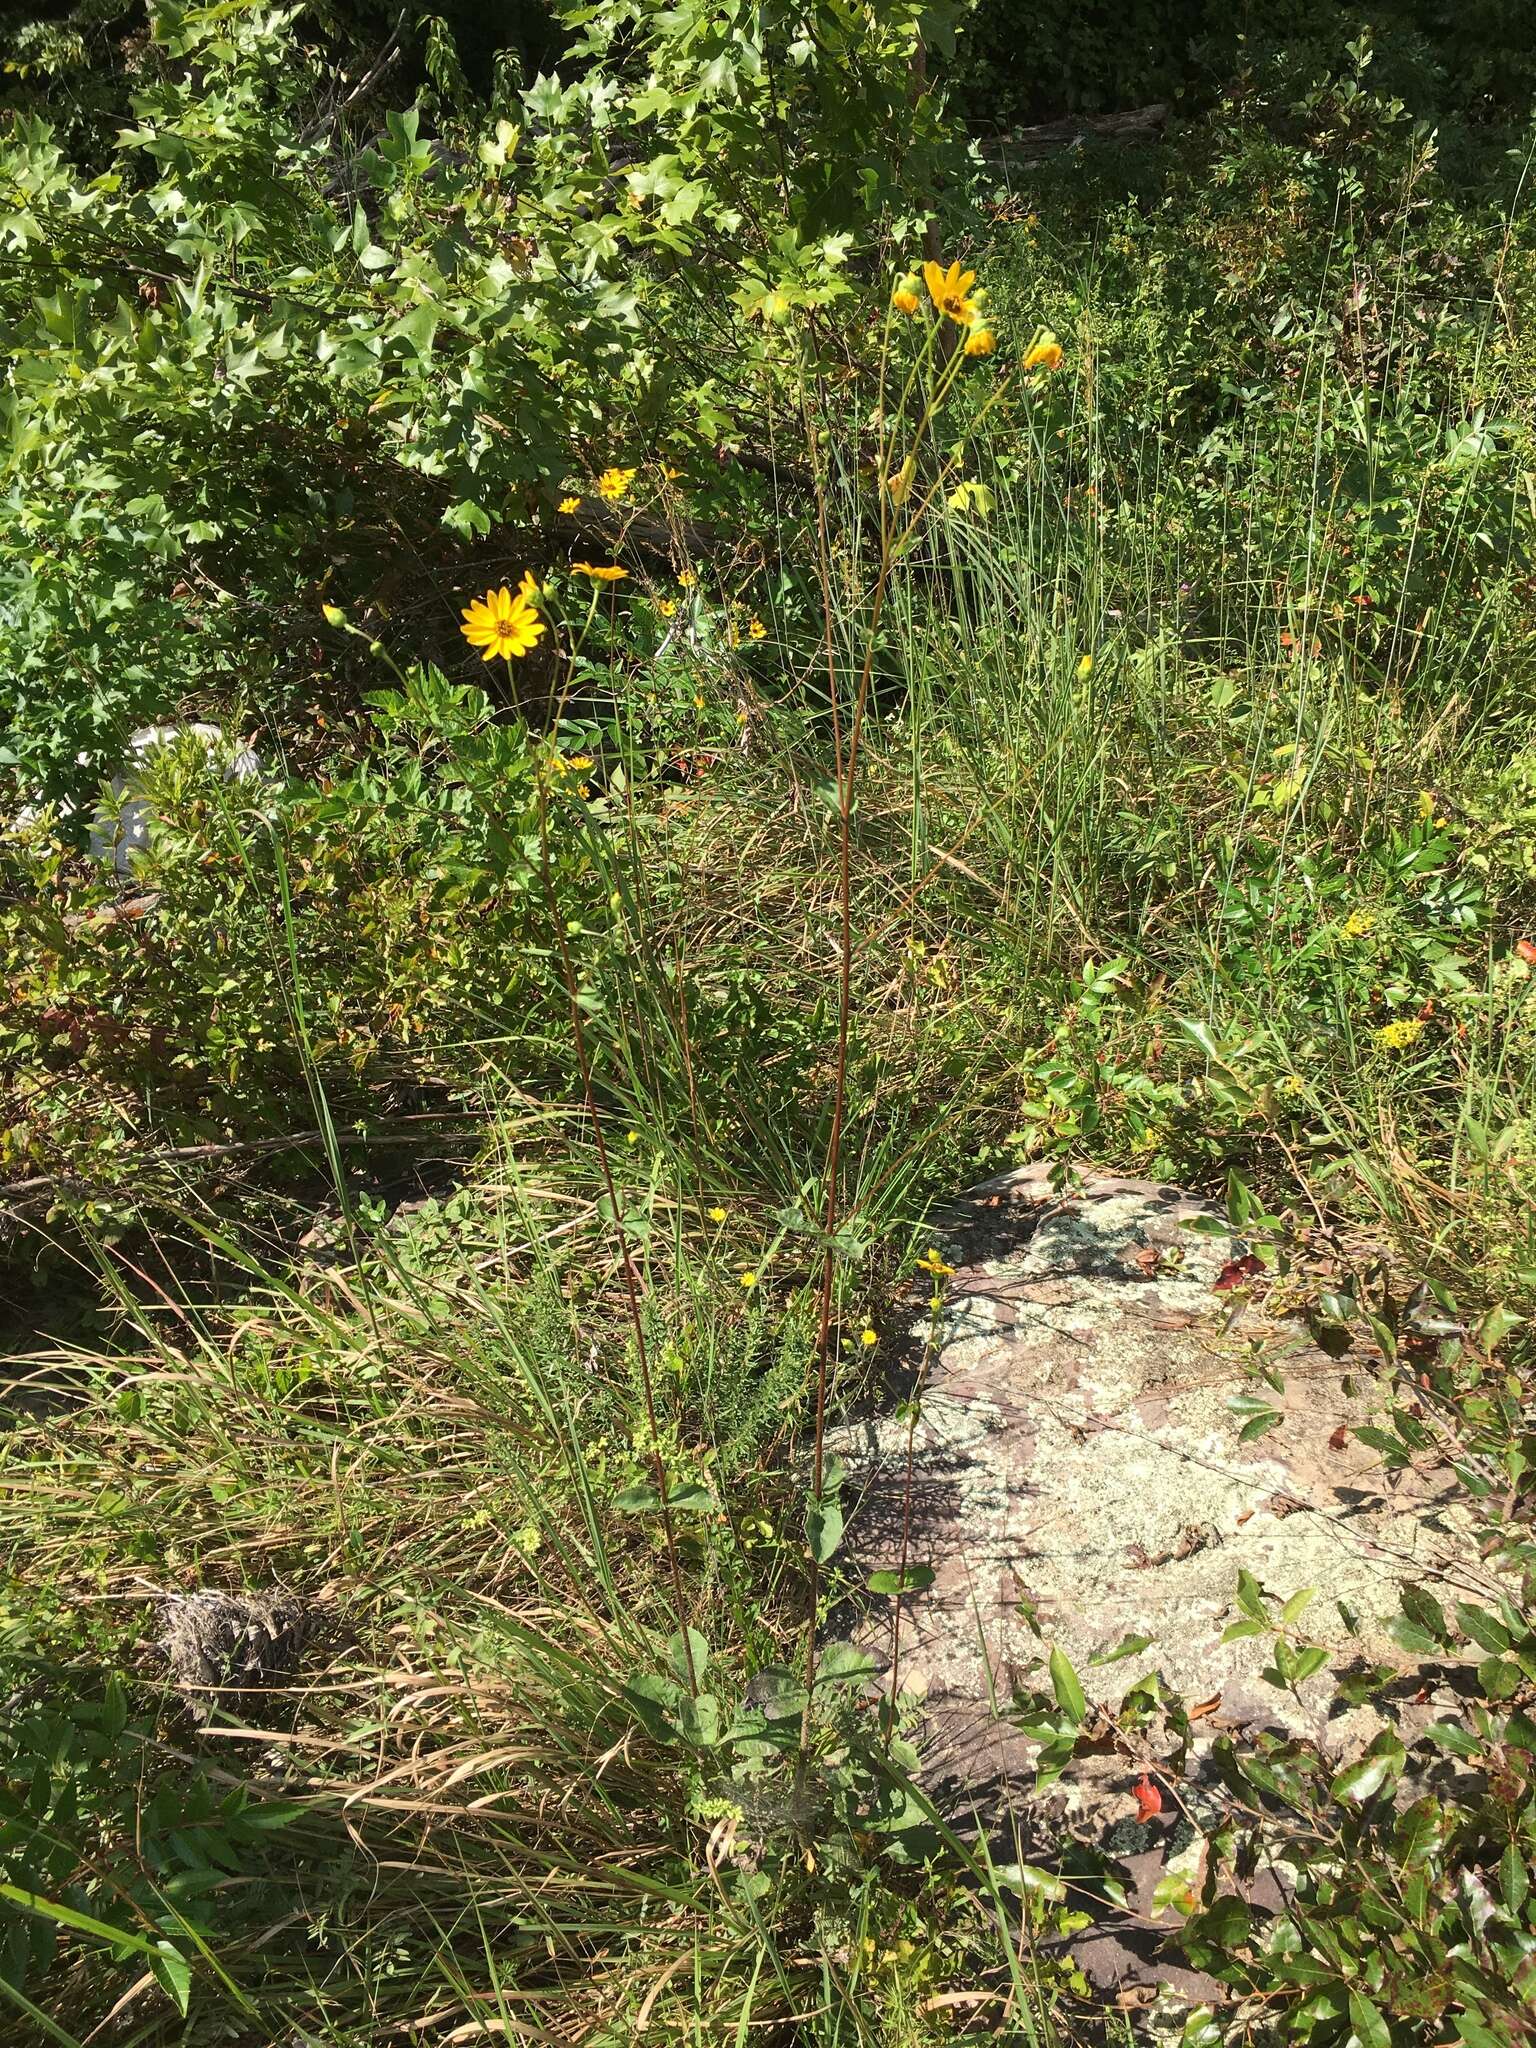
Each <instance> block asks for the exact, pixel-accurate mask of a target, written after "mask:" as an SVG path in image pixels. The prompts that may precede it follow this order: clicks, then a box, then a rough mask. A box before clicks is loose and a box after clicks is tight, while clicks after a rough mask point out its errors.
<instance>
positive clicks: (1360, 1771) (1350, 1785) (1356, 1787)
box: [1329, 1756, 1392, 1806]
mask: <svg viewBox="0 0 1536 2048" xmlns="http://www.w3.org/2000/svg"><path fill="white" fill-rule="evenodd" d="M1391 1775H1392V1763H1391V1759H1390V1758H1389V1757H1384V1756H1368V1757H1362V1758H1361V1759H1360V1761H1359V1762H1358V1763H1353V1764H1350V1765H1349V1767H1348V1768H1347V1769H1346V1770H1342V1771H1340V1772H1339V1774H1338V1776H1337V1777H1336V1778H1335V1779H1334V1781H1333V1783H1332V1785H1331V1786H1330V1787H1329V1792H1330V1794H1331V1796H1332V1797H1333V1798H1335V1799H1337V1800H1339V1801H1340V1803H1341V1804H1342V1803H1346V1802H1347V1803H1348V1804H1350V1805H1352V1806H1364V1804H1365V1802H1366V1801H1367V1800H1368V1799H1374V1798H1375V1796H1376V1794H1377V1793H1378V1792H1379V1791H1380V1790H1381V1788H1382V1786H1383V1785H1385V1783H1386V1782H1387V1779H1388V1778H1389V1777H1390V1776H1391Z"/></svg>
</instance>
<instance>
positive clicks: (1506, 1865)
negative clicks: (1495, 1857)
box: [1499, 1842, 1531, 1913]
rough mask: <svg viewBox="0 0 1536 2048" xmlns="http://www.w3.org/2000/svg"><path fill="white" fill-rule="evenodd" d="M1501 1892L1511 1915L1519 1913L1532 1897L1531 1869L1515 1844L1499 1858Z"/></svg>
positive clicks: (1511, 1844)
mask: <svg viewBox="0 0 1536 2048" xmlns="http://www.w3.org/2000/svg"><path fill="white" fill-rule="evenodd" d="M1499 1891H1500V1894H1501V1895H1502V1897H1503V1900H1504V1903H1505V1905H1506V1906H1508V1908H1509V1910H1510V1911H1511V1913H1518V1912H1519V1910H1520V1908H1521V1907H1522V1906H1523V1905H1524V1904H1525V1902H1526V1900H1527V1899H1528V1898H1529V1897H1530V1892H1531V1867H1530V1864H1529V1863H1528V1862H1527V1861H1526V1859H1525V1857H1524V1856H1522V1855H1521V1853H1520V1851H1519V1850H1518V1849H1517V1848H1516V1847H1515V1844H1514V1843H1513V1842H1511V1843H1510V1844H1509V1846H1508V1847H1507V1848H1506V1849H1505V1851H1504V1854H1503V1855H1502V1856H1501V1857H1500V1858H1499Z"/></svg>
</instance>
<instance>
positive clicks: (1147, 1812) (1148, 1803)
mask: <svg viewBox="0 0 1536 2048" xmlns="http://www.w3.org/2000/svg"><path fill="white" fill-rule="evenodd" d="M1131 1790H1132V1792H1133V1793H1134V1794H1135V1796H1136V1818H1137V1819H1138V1820H1139V1821H1149V1820H1151V1819H1152V1818H1153V1816H1154V1815H1156V1814H1159V1813H1161V1812H1162V1810H1163V1795H1162V1793H1161V1792H1159V1791H1158V1789H1157V1787H1156V1786H1155V1785H1154V1784H1153V1782H1152V1780H1151V1779H1150V1778H1149V1777H1148V1776H1147V1775H1146V1773H1145V1772H1143V1773H1142V1775H1141V1776H1140V1777H1139V1778H1138V1779H1137V1780H1136V1782H1135V1784H1134V1785H1133V1786H1132V1787H1131Z"/></svg>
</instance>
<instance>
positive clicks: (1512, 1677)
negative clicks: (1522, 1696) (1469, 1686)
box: [1477, 1657, 1520, 1700]
mask: <svg viewBox="0 0 1536 2048" xmlns="http://www.w3.org/2000/svg"><path fill="white" fill-rule="evenodd" d="M1477 1682H1478V1684H1479V1685H1480V1686H1481V1687H1482V1688H1483V1691H1484V1693H1485V1694H1486V1695H1487V1697H1488V1698H1489V1699H1491V1700H1507V1699H1513V1697H1514V1695H1515V1694H1516V1693H1517V1692H1518V1691H1519V1690H1520V1667H1519V1665H1518V1664H1513V1663H1511V1662H1510V1661H1509V1659H1508V1658H1507V1657H1485V1658H1484V1659H1483V1661H1482V1663H1481V1664H1479V1665H1478V1667H1477Z"/></svg>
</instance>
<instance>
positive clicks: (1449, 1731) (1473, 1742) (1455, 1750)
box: [1424, 1721, 1483, 1757]
mask: <svg viewBox="0 0 1536 2048" xmlns="http://www.w3.org/2000/svg"><path fill="white" fill-rule="evenodd" d="M1424 1733H1425V1734H1426V1735H1427V1736H1428V1737H1429V1738H1430V1740H1431V1741H1432V1742H1438V1743H1439V1745H1440V1747H1441V1748H1442V1749H1448V1750H1449V1751H1450V1753H1451V1755H1452V1756H1460V1757H1474V1756H1480V1755H1481V1754H1482V1749H1483V1745H1482V1743H1481V1742H1479V1741H1478V1739H1477V1737H1476V1736H1475V1735H1474V1734H1473V1733H1472V1731H1471V1729H1470V1728H1464V1727H1463V1726H1462V1724H1461V1723H1460V1722H1459V1721H1432V1722H1431V1723H1430V1725H1429V1727H1428V1728H1426V1729H1425V1731H1424Z"/></svg>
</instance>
